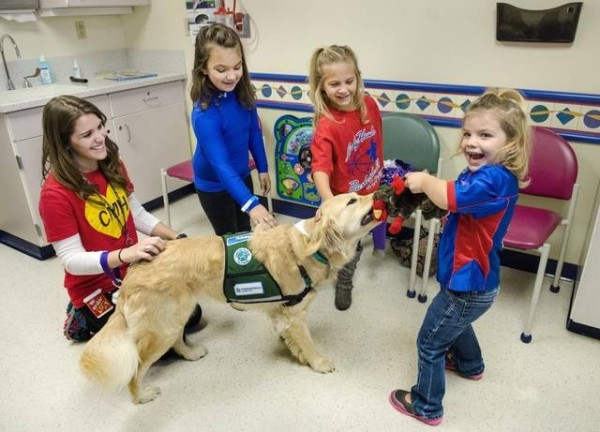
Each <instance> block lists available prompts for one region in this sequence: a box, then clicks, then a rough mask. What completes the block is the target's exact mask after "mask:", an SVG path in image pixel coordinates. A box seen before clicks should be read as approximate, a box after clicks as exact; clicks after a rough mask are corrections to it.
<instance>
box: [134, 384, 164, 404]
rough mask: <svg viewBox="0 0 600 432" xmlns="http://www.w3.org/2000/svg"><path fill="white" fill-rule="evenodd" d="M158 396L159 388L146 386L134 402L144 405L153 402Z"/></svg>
mask: <svg viewBox="0 0 600 432" xmlns="http://www.w3.org/2000/svg"><path fill="white" fill-rule="evenodd" d="M159 394H160V387H152V386H148V387H146V388H144V390H143V391H142V392H141V394H140V395H139V396H138V397H137V398H136V400H134V402H135V403H136V404H145V403H148V402H150V401H153V400H154V399H156V398H157V397H158V395H159Z"/></svg>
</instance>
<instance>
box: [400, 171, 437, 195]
mask: <svg viewBox="0 0 600 432" xmlns="http://www.w3.org/2000/svg"><path fill="white" fill-rule="evenodd" d="M428 177H431V174H428V173H427V172H426V171H421V172H411V173H407V174H406V176H405V178H404V184H405V185H406V187H407V188H409V189H410V191H411V192H413V193H420V192H423V183H425V181H426V180H427V178H428Z"/></svg>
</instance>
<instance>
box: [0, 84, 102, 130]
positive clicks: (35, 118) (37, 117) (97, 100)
mask: <svg viewBox="0 0 600 432" xmlns="http://www.w3.org/2000/svg"><path fill="white" fill-rule="evenodd" d="M87 100H88V101H90V102H91V103H93V104H94V105H96V106H97V107H98V109H99V110H100V111H102V112H103V113H104V114H105V115H106V116H107V117H109V118H110V111H109V105H108V97H107V96H106V95H101V96H94V97H90V98H87ZM43 111H44V107H37V108H31V109H27V110H22V111H15V112H12V113H9V114H8V115H7V117H8V119H9V120H10V125H11V128H12V134H13V140H14V141H21V140H24V139H29V138H34V137H38V136H42V112H43Z"/></svg>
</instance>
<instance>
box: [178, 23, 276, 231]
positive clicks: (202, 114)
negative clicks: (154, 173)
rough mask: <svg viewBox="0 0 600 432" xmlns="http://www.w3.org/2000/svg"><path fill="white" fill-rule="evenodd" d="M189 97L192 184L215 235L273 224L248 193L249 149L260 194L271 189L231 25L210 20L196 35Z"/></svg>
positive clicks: (245, 70) (243, 64)
mask: <svg viewBox="0 0 600 432" xmlns="http://www.w3.org/2000/svg"><path fill="white" fill-rule="evenodd" d="M190 96H191V98H192V101H193V102H194V108H193V110H192V115H191V120H192V127H193V129H194V133H195V135H196V140H197V145H196V150H195V152H194V158H193V166H194V185H195V187H196V192H197V194H198V197H199V199H200V204H201V205H202V208H203V209H204V212H205V213H206V216H207V217H208V220H209V221H210V223H211V225H212V227H213V229H214V230H215V233H216V234H217V235H223V234H226V233H234V232H240V231H250V220H252V222H253V223H254V224H257V223H267V224H269V225H270V226H275V225H276V224H277V223H276V221H275V219H274V218H273V216H272V215H271V214H270V213H269V211H268V210H267V209H266V208H265V207H264V206H263V205H261V204H260V203H259V201H258V198H257V197H256V196H255V195H254V191H253V186H252V177H251V176H250V169H249V167H248V162H249V154H248V153H249V152H250V154H252V158H253V159H254V161H255V163H256V167H257V169H258V173H259V174H258V178H259V180H260V188H261V192H262V194H263V195H266V194H268V193H269V191H270V190H271V180H270V179H269V174H268V166H267V157H266V154H265V148H264V143H263V138H262V133H261V130H260V125H259V120H258V113H257V111H256V99H255V96H254V89H253V88H252V85H251V83H250V78H249V75H248V68H247V65H246V60H245V58H244V50H243V48H242V44H241V41H240V38H239V37H238V35H237V33H236V32H235V31H234V30H233V29H231V28H229V27H227V26H225V25H222V24H213V25H209V26H206V27H203V28H202V29H201V30H200V32H199V33H198V36H197V37H196V50H195V58H194V70H193V72H192V89H191V92H190Z"/></svg>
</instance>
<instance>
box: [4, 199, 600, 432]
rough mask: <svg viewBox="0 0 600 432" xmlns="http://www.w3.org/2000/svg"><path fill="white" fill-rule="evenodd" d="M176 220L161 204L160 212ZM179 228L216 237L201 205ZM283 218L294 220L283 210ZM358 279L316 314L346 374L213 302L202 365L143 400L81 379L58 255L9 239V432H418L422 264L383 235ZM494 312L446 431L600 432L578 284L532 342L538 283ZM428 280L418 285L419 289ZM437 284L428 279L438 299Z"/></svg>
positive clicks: (172, 364)
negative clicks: (405, 395)
mask: <svg viewBox="0 0 600 432" xmlns="http://www.w3.org/2000/svg"><path fill="white" fill-rule="evenodd" d="M155 214H156V215H157V216H158V217H162V216H163V215H164V214H163V210H162V209H160V210H158V211H156V212H155ZM172 215H173V225H174V228H175V229H177V230H179V231H182V232H186V233H187V234H188V235H190V236H194V235H203V234H210V232H211V228H210V226H209V224H208V222H207V220H206V218H205V217H204V216H203V214H202V213H201V210H200V205H199V203H198V201H197V198H196V197H195V196H188V197H186V198H184V199H182V200H180V201H178V202H176V203H173V206H172ZM278 218H279V220H280V222H282V223H285V222H293V221H295V219H293V218H290V217H285V216H278ZM364 244H365V246H366V247H365V251H364V253H363V257H362V259H361V261H360V263H359V266H358V270H357V273H356V276H355V285H356V288H355V290H354V303H353V305H352V307H351V308H350V309H349V310H347V311H345V312H340V311H337V310H336V309H335V307H334V305H333V296H334V290H333V286H332V284H331V283H328V284H325V285H322V286H321V288H320V290H319V296H318V297H317V298H316V299H315V301H314V302H313V305H312V307H311V308H310V310H309V313H308V318H307V320H308V325H309V327H310V329H311V331H312V335H313V338H314V340H315V342H316V345H317V346H318V348H319V349H320V350H321V352H322V353H323V354H325V355H326V356H328V357H329V358H331V359H332V360H333V361H334V363H335V365H336V371H335V372H333V373H331V374H326V375H322V374H319V373H316V372H313V371H312V370H311V369H309V368H308V367H306V366H302V365H300V364H299V363H298V362H297V361H296V360H294V359H293V358H292V357H291V356H290V354H289V353H288V351H287V349H286V348H285V347H284V346H283V344H282V342H281V341H280V340H279V338H278V337H277V335H276V333H275V331H274V329H273V328H272V326H271V323H270V321H269V319H268V318H267V317H266V316H264V315H262V314H260V313H255V312H236V311H234V310H233V309H231V308H230V307H228V306H226V305H223V304H219V303H217V302H215V301H213V300H208V299H207V300H206V301H204V302H203V303H202V306H203V308H204V318H203V325H204V328H203V329H202V330H201V331H199V332H197V333H195V334H194V335H192V336H191V337H190V340H191V341H201V342H202V343H203V344H204V345H205V346H206V347H207V348H208V351H209V353H208V355H207V356H206V357H205V358H203V359H201V360H199V361H197V362H188V361H183V360H172V361H161V362H159V363H157V364H155V365H154V366H153V367H152V368H151V369H150V372H149V373H148V375H147V377H146V380H147V383H148V384H151V385H158V386H160V387H161V389H162V394H161V395H160V397H159V398H157V399H156V400H154V401H153V402H150V403H148V404H146V405H134V404H132V403H131V401H130V399H129V395H128V392H127V390H126V389H123V390H122V391H118V392H115V393H106V392H103V391H99V390H98V389H96V388H94V387H92V385H90V384H88V383H87V382H86V381H85V379H84V377H83V376H82V375H81V373H80V372H79V369H78V360H79V356H80V354H81V351H82V349H83V345H77V344H71V343H69V342H67V341H66V340H65V339H64V338H63V336H62V333H61V329H62V323H63V320H64V309H65V305H66V303H67V296H66V293H65V291H64V289H62V288H61V287H62V274H63V272H62V268H61V266H60V263H59V261H58V260H57V259H56V258H52V259H49V260H46V261H37V260H35V259H33V258H30V257H28V256H26V255H24V254H21V253H19V252H17V251H15V250H13V249H10V248H8V247H6V246H4V245H0V271H1V274H2V275H3V277H2V290H1V294H0V296H1V297H0V298H1V304H2V313H0V322H1V323H2V338H1V341H0V344H1V350H2V355H1V361H0V366H1V369H0V373H1V374H2V391H1V392H0V431H10V432H15V431H59V430H61V431H79V430H80V431H85V432H93V431H126V432H129V431H201V432H204V431H261V432H262V431H275V432H278V431H285V432H296V431H301V432H308V431H395V430H402V431H405V432H410V431H420V430H424V429H427V428H428V426H426V425H423V424H422V423H420V422H418V421H416V420H414V419H411V418H409V417H405V416H403V415H401V414H399V413H398V412H396V411H395V410H394V409H393V408H392V407H391V405H390V404H389V402H388V395H389V393H390V391H391V390H393V389H395V388H404V389H408V388H410V386H411V385H412V384H414V381H415V377H416V350H415V338H416V335H417V332H418V330H419V326H420V324H421V321H422V318H423V315H424V313H425V310H426V307H427V305H428V304H429V303H430V301H428V302H427V304H421V303H419V302H418V301H417V300H416V299H409V298H407V297H406V295H405V292H406V285H407V281H408V269H406V268H404V267H401V266H400V265H399V264H398V261H397V259H396V257H395V256H394V255H393V253H392V252H391V250H390V249H389V247H388V250H387V252H386V255H385V257H383V258H375V257H374V256H372V254H371V253H370V251H371V250H372V244H371V241H370V239H365V242H364ZM502 281H503V282H502V291H501V293H500V295H499V298H498V300H497V302H496V304H495V305H494V306H493V307H492V309H491V310H490V311H489V312H488V313H487V314H486V315H484V316H483V317H482V318H481V319H480V320H479V321H478V322H477V323H476V325H475V327H476V331H477V333H478V335H479V339H480V342H481V345H482V349H483V353H484V358H485V360H486V370H485V374H484V377H483V379H482V380H481V381H470V380H466V379H462V378H460V377H458V376H456V375H454V374H447V379H446V397H445V399H444V409H445V415H444V421H443V423H442V425H441V426H440V427H439V428H438V429H439V430H447V431H461V432H465V431H519V432H521V431H544V432H549V431H561V432H564V431H578V432H584V431H590V432H591V431H598V430H600V409H599V406H598V400H600V399H599V394H598V393H599V391H600V390H599V389H600V341H597V340H594V339H590V338H587V337H584V336H581V335H577V334H575V333H571V332H569V331H567V330H566V329H565V321H566V318H567V312H568V307H569V300H570V297H571V290H572V286H571V284H570V283H567V282H563V283H562V284H561V285H562V289H561V291H560V293H558V294H551V293H550V292H549V291H548V285H549V282H550V281H549V279H546V281H545V283H544V287H543V293H542V295H541V299H540V303H539V306H538V311H537V316H536V319H535V324H534V328H533V341H532V343H530V344H528V345H527V344H523V343H522V342H521V341H520V340H519V335H520V333H521V329H522V326H523V323H524V319H525V316H526V313H527V309H528V306H529V298H530V294H531V287H532V284H533V275H532V274H529V273H524V272H520V271H516V270H512V269H508V268H503V269H502ZM418 282H419V283H420V279H418ZM435 291H436V286H435V284H434V282H433V280H432V281H431V282H430V286H429V294H430V298H431V297H432V296H433V295H434V293H435Z"/></svg>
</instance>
